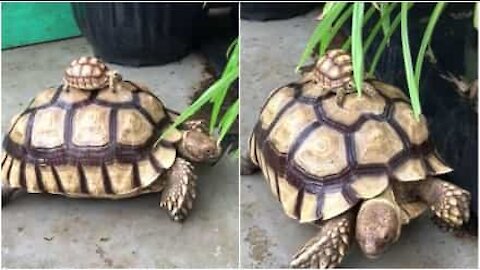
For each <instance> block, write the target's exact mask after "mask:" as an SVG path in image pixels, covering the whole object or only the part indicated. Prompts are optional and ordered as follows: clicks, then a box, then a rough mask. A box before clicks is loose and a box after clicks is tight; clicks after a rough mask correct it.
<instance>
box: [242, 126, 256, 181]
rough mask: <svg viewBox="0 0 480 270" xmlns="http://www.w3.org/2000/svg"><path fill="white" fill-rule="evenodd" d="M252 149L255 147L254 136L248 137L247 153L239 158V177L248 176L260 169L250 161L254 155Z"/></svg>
mask: <svg viewBox="0 0 480 270" xmlns="http://www.w3.org/2000/svg"><path fill="white" fill-rule="evenodd" d="M254 147H255V136H254V135H253V134H252V135H251V136H250V139H249V140H248V148H247V152H246V153H244V154H243V155H242V158H241V163H240V174H241V175H250V174H253V173H255V172H256V171H258V170H259V169H260V167H258V164H257V163H256V162H254V161H253V160H252V156H254V153H253V152H252V151H255V149H254Z"/></svg>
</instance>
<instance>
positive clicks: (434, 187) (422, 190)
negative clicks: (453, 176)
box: [419, 177, 471, 228]
mask: <svg viewBox="0 0 480 270" xmlns="http://www.w3.org/2000/svg"><path fill="white" fill-rule="evenodd" d="M419 196H420V198H421V199H422V200H424V201H425V202H426V203H427V204H428V205H429V206H430V208H431V209H432V211H433V213H434V214H435V216H436V217H438V218H439V219H441V220H442V221H443V222H445V223H446V224H447V225H448V226H450V227H452V228H457V227H460V226H462V225H463V224H464V223H466V222H468V220H469V219H470V199H471V196H470V193H469V192H468V191H466V190H464V189H462V188H460V187H458V186H456V185H454V184H451V183H448V182H446V181H443V180H441V179H438V178H433V177H431V178H429V179H427V180H425V181H422V183H421V184H420V187H419Z"/></svg>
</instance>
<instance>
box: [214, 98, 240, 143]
mask: <svg viewBox="0 0 480 270" xmlns="http://www.w3.org/2000/svg"><path fill="white" fill-rule="evenodd" d="M238 111H239V101H238V99H237V100H236V101H235V102H234V103H233V104H232V105H231V106H230V108H228V110H227V112H226V113H225V114H224V115H223V117H222V120H220V124H219V126H220V135H219V136H218V141H219V142H221V141H222V140H223V138H224V137H225V135H227V132H228V131H229V130H230V128H231V127H232V125H233V123H235V120H236V119H237V117H238Z"/></svg>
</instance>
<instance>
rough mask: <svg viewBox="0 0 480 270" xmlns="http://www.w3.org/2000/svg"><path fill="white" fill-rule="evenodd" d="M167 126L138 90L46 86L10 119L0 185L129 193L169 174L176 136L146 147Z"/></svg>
mask: <svg viewBox="0 0 480 270" xmlns="http://www.w3.org/2000/svg"><path fill="white" fill-rule="evenodd" d="M170 123H171V120H170V118H169V116H168V115H167V114H166V111H165V107H164V106H163V104H162V102H161V101H160V100H159V99H158V98H157V97H155V95H154V94H152V93H151V92H149V91H148V90H147V89H145V88H141V87H139V86H137V85H136V84H134V83H132V82H126V81H125V82H120V83H119V85H118V87H117V89H116V91H115V92H113V91H111V90H109V89H108V88H104V89H101V90H95V91H82V90H78V89H70V90H69V91H66V90H63V87H58V88H57V89H55V88H50V89H47V90H45V91H43V92H42V93H40V94H39V95H38V96H37V97H36V98H35V99H34V100H33V101H32V102H31V103H30V105H29V107H28V108H27V109H26V110H25V111H23V112H22V113H21V114H19V116H18V117H16V118H15V119H14V120H13V124H12V126H11V128H10V130H9V132H8V134H7V135H6V136H5V139H4V142H3V147H4V154H3V157H2V160H1V162H2V163H1V167H2V176H3V181H5V184H6V185H8V186H10V187H13V188H16V187H20V188H24V189H26V190H27V191H28V192H32V193H36V192H47V193H58V194H65V195H68V196H74V197H110V198H117V197H118V198H119V197H122V196H129V195H135V194H138V193H139V192H143V191H144V190H145V189H146V188H148V187H149V186H150V185H151V184H152V182H153V181H154V180H156V179H158V177H159V176H160V175H161V174H163V173H164V172H165V170H166V169H168V168H170V167H171V166H172V164H173V162H174V160H175V157H176V149H175V147H174V143H175V142H177V141H178V140H180V138H181V134H180V132H179V131H176V132H173V133H169V134H170V135H169V136H168V138H165V139H164V140H163V141H162V142H161V143H160V144H159V146H158V147H156V148H155V149H153V144H154V142H155V141H156V140H157V138H158V137H159V135H160V133H161V132H162V131H163V130H164V129H165V128H166V127H167V126H168V125H169V124H170Z"/></svg>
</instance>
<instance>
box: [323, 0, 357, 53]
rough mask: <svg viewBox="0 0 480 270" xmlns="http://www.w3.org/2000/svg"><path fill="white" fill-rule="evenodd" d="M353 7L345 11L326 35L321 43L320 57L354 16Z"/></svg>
mask: <svg viewBox="0 0 480 270" xmlns="http://www.w3.org/2000/svg"><path fill="white" fill-rule="evenodd" d="M352 12H353V5H350V6H349V7H348V9H347V10H345V11H344V12H343V13H342V15H341V16H340V17H339V18H338V19H337V20H336V22H335V24H334V25H333V27H332V29H331V30H330V31H329V32H328V34H327V35H325V38H323V39H322V41H321V42H320V52H319V55H323V54H324V53H325V51H326V50H327V48H328V46H330V43H331V42H332V39H333V38H334V37H335V36H336V35H337V33H338V31H339V30H340V28H341V27H342V26H343V25H344V24H345V22H346V21H347V20H348V19H349V18H350V17H351V16H352Z"/></svg>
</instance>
